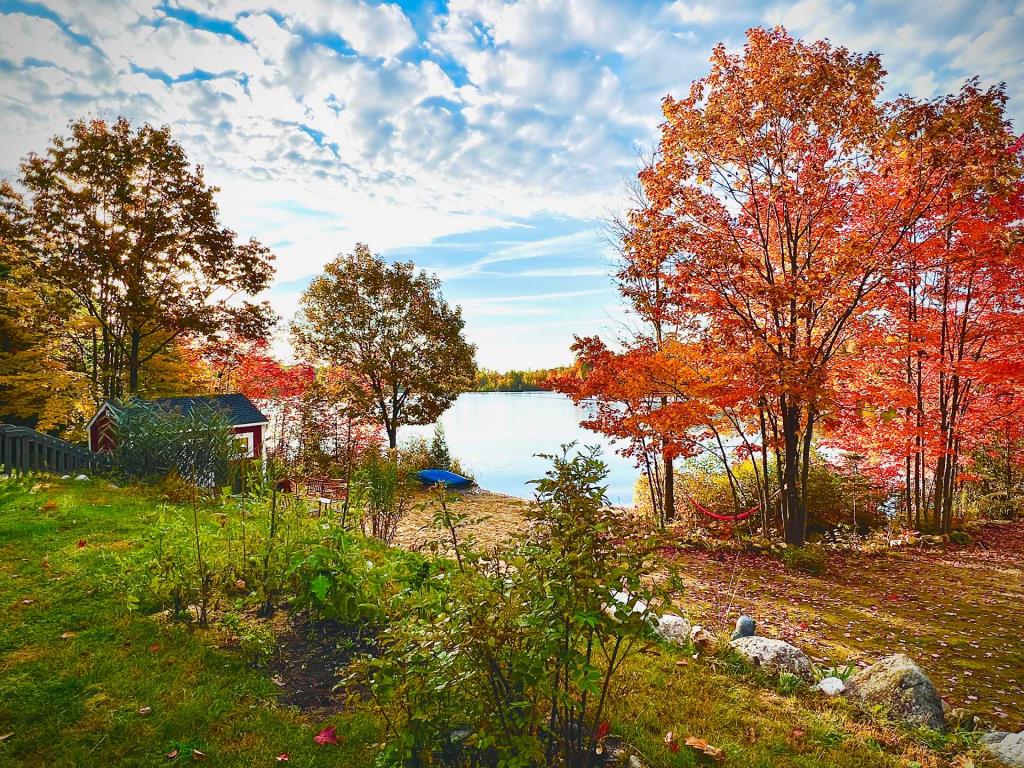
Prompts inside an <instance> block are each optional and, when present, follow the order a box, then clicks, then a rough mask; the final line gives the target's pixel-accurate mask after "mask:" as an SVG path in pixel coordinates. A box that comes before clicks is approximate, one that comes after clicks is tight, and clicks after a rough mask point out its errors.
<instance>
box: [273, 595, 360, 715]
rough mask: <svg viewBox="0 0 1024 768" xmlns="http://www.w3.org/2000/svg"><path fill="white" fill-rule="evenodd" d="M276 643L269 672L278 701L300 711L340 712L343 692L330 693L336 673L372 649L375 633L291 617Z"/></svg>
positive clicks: (307, 618)
mask: <svg viewBox="0 0 1024 768" xmlns="http://www.w3.org/2000/svg"><path fill="white" fill-rule="evenodd" d="M278 641H279V647H278V653H277V655H276V656H275V658H274V660H273V661H272V662H271V663H270V672H271V674H272V675H273V680H274V682H275V683H276V684H277V685H278V686H280V688H281V691H282V692H281V697H280V701H281V703H282V704H288V705H291V706H295V707H298V708H299V709H301V710H302V711H303V712H308V711H311V710H325V709H326V710H331V711H339V710H341V709H342V708H343V707H344V704H345V693H344V692H342V691H335V690H334V687H335V686H336V685H337V684H338V679H339V678H338V675H339V672H341V671H343V670H344V669H345V667H347V666H348V665H349V663H350V662H351V661H352V659H353V658H355V657H356V656H360V655H363V654H366V653H373V652H374V651H375V650H376V638H375V634H374V633H373V632H372V631H370V630H368V629H367V627H365V626H363V627H357V626H353V625H351V624H342V623H341V622H338V621H332V620H321V619H316V620H314V619H311V618H309V617H308V616H307V615H305V614H300V615H296V616H294V617H292V618H291V620H290V622H289V626H288V628H287V629H286V631H285V632H283V633H282V634H281V635H280V636H279V637H278Z"/></svg>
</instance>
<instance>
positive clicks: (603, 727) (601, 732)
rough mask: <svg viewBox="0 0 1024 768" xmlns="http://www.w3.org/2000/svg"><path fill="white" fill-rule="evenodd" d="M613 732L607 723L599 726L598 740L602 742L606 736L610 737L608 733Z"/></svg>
mask: <svg viewBox="0 0 1024 768" xmlns="http://www.w3.org/2000/svg"><path fill="white" fill-rule="evenodd" d="M610 730H611V726H610V725H608V723H607V721H605V722H603V723H601V724H600V725H599V726H597V740H598V741H601V739H603V738H604V737H605V736H607V735H608V731H610Z"/></svg>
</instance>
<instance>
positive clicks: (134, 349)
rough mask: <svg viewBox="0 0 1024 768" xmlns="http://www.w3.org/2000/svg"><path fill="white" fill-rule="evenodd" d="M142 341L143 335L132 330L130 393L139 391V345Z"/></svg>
mask: <svg viewBox="0 0 1024 768" xmlns="http://www.w3.org/2000/svg"><path fill="white" fill-rule="evenodd" d="M141 343H142V335H141V334H140V333H139V332H138V331H137V330H133V331H132V338H131V347H130V348H129V352H128V394H130V395H134V394H135V393H136V392H138V391H139V346H140V344H141Z"/></svg>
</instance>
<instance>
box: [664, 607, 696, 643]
mask: <svg viewBox="0 0 1024 768" xmlns="http://www.w3.org/2000/svg"><path fill="white" fill-rule="evenodd" d="M656 631H657V633H658V635H659V636H660V637H661V638H662V639H663V640H667V641H668V642H670V643H674V644H675V645H688V644H689V642H690V622H689V621H688V620H686V619H685V618H683V617H682V616H676V615H675V614H674V613H666V614H664V615H663V616H661V617H660V618H659V619H658V626H657V628H656Z"/></svg>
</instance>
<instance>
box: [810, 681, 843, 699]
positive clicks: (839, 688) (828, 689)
mask: <svg viewBox="0 0 1024 768" xmlns="http://www.w3.org/2000/svg"><path fill="white" fill-rule="evenodd" d="M814 689H815V690H817V691H821V692H822V693H824V694H825V695H826V696H838V695H839V694H840V693H842V692H843V691H845V690H846V683H844V682H843V681H842V680H840V679H839V678H838V677H826V678H824V679H823V680H822V681H821V682H820V683H818V684H817V685H816V686H814Z"/></svg>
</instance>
